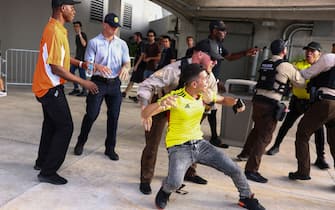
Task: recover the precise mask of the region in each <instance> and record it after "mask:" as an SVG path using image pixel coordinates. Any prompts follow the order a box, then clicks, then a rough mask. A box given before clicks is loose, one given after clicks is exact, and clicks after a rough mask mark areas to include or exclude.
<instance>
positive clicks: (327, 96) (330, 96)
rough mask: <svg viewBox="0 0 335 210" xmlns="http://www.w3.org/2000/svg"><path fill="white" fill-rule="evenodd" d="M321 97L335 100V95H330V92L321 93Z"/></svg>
mask: <svg viewBox="0 0 335 210" xmlns="http://www.w3.org/2000/svg"><path fill="white" fill-rule="evenodd" d="M320 97H321V99H329V100H335V96H332V95H328V94H321V95H320Z"/></svg>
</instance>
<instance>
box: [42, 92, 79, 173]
mask: <svg viewBox="0 0 335 210" xmlns="http://www.w3.org/2000/svg"><path fill="white" fill-rule="evenodd" d="M37 100H38V101H39V102H40V103H41V104H42V109H43V116H44V120H43V125H42V134H41V142H40V145H39V149H38V157H37V160H36V165H38V166H40V167H41V174H42V175H53V174H55V173H56V171H57V170H58V169H59V168H60V167H61V165H62V163H63V162H64V160H65V155H66V151H67V149H68V147H69V143H70V140H71V137H72V133H73V122H72V117H71V113H70V108H69V105H68V103H67V100H66V98H65V94H64V90H63V86H57V87H54V88H51V89H50V90H49V91H48V93H47V94H46V95H44V96H43V97H41V98H37Z"/></svg>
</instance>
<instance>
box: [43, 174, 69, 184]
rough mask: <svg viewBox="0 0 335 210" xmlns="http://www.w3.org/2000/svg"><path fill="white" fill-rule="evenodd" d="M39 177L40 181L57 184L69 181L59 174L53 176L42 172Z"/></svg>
mask: <svg viewBox="0 0 335 210" xmlns="http://www.w3.org/2000/svg"><path fill="white" fill-rule="evenodd" d="M37 178H38V180H39V181H40V182H46V183H50V184H55V185H63V184H66V183H67V180H66V179H65V178H63V177H61V176H59V175H58V174H54V175H51V176H44V175H42V174H38V175H37Z"/></svg>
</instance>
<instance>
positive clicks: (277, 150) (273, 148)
mask: <svg viewBox="0 0 335 210" xmlns="http://www.w3.org/2000/svg"><path fill="white" fill-rule="evenodd" d="M278 152H279V147H275V146H273V147H271V148H270V149H269V151H267V152H266V154H267V155H275V154H277V153H278Z"/></svg>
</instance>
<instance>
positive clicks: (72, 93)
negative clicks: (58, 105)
mask: <svg viewBox="0 0 335 210" xmlns="http://www.w3.org/2000/svg"><path fill="white" fill-rule="evenodd" d="M78 93H80V90H78V89H73V90H72V91H71V92H69V95H70V96H71V95H77V94H78Z"/></svg>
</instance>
